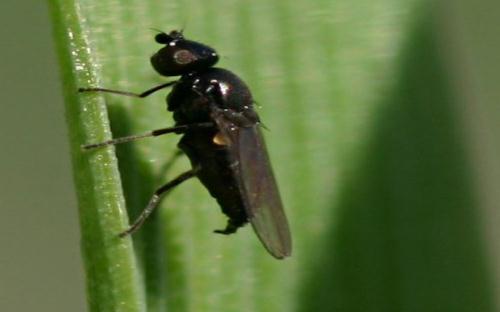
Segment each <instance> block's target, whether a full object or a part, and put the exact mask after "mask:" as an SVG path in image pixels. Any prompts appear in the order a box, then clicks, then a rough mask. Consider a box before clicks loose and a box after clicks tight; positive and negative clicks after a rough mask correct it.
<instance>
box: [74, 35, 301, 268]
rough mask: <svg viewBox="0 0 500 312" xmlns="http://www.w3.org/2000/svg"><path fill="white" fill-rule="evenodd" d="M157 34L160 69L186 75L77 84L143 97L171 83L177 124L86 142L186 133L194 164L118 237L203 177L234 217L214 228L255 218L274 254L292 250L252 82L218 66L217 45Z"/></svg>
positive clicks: (184, 143)
mask: <svg viewBox="0 0 500 312" xmlns="http://www.w3.org/2000/svg"><path fill="white" fill-rule="evenodd" d="M155 41H156V42H157V43H159V44H161V45H163V47H162V48H160V50H158V52H156V53H155V54H154V55H153V56H152V57H151V65H152V66H153V68H154V69H155V70H156V71H157V72H158V73H159V74H160V75H163V76H180V79H179V80H176V81H172V82H167V83H164V84H162V85H159V86H156V87H154V88H151V89H149V90H146V91H144V92H142V93H132V92H126V91H118V90H111V89H104V88H80V89H79V90H78V91H79V92H107V93H114V94H119V95H125V96H132V97H138V98H144V97H147V96H148V95H150V94H152V93H154V92H156V91H159V90H161V89H164V88H167V87H172V91H171V92H170V93H169V94H168V96H167V109H168V111H170V112H172V113H173V118H174V121H175V125H174V126H173V127H169V128H163V129H157V130H153V131H150V132H147V133H144V134H140V135H132V136H127V137H121V138H115V139H112V140H109V141H105V142H100V143H96V144H88V145H84V146H83V148H84V149H86V150H89V149H94V148H98V147H104V146H108V145H115V144H120V143H125V142H130V141H134V140H137V139H142V138H146V137H155V136H160V135H164V134H167V133H175V134H181V135H182V137H181V139H180V141H179V143H178V147H179V149H180V150H181V151H182V152H183V153H184V154H186V155H187V157H188V158H189V160H190V162H191V167H192V168H191V169H190V170H188V171H186V172H184V173H182V174H181V175H179V176H178V177H177V178H175V179H173V180H172V181H170V182H168V183H167V184H165V185H163V186H161V187H160V188H158V189H157V190H156V191H155V192H154V194H153V195H152V197H151V199H150V201H149V203H148V204H147V206H146V208H145V209H144V210H143V212H142V213H141V215H140V216H139V217H138V218H137V219H136V220H135V221H134V222H133V223H132V224H131V225H130V227H129V228H128V229H126V230H125V231H123V232H122V233H120V234H119V236H120V237H124V236H127V235H129V234H132V233H133V232H135V231H136V230H138V229H139V228H140V227H141V225H142V224H143V223H144V221H145V220H146V219H147V217H148V216H149V215H150V214H151V213H152V212H153V211H154V209H155V208H156V207H157V206H158V203H159V202H160V200H161V197H162V195H164V194H165V193H167V192H168V191H170V190H171V189H173V188H174V187H176V186H177V185H179V184H181V183H182V182H184V181H186V180H188V179H190V178H193V177H197V178H198V179H199V180H200V181H201V183H202V184H203V185H204V186H205V187H206V188H207V190H208V191H209V193H210V194H211V195H212V197H214V198H215V199H216V200H217V202H218V203H219V205H220V207H221V209H222V212H223V213H224V214H225V215H226V216H227V217H228V221H227V224H226V226H225V228H223V229H219V230H215V231H214V232H215V233H219V234H232V233H235V232H236V231H237V230H238V228H240V227H242V226H244V225H245V224H246V223H248V222H250V224H251V225H252V227H253V229H254V231H255V233H256V234H257V236H258V238H259V239H260V241H261V242H262V244H263V245H264V247H265V248H266V250H267V251H268V252H269V253H270V254H271V255H272V256H273V257H275V258H277V259H282V258H285V257H288V256H290V255H291V250H292V243H291V235H290V230H289V226H288V221H287V219H286V216H285V213H284V210H283V204H282V201H281V198H280V194H279V191H278V187H277V184H276V180H275V178H274V174H273V171H272V168H271V164H270V162H269V156H268V154H267V150H266V146H265V143H264V138H263V136H262V132H261V127H262V125H261V123H260V119H259V116H258V115H257V113H256V112H255V110H254V109H253V103H254V101H253V98H252V95H251V93H250V90H249V89H248V87H247V85H246V84H245V83H244V82H243V81H242V80H241V79H240V78H239V77H238V76H236V75H235V74H234V73H232V72H230V71H228V70H226V69H222V68H217V67H214V65H215V64H216V63H217V61H218V60H219V56H218V55H217V52H216V51H215V50H214V49H212V48H211V47H209V46H206V45H204V44H202V43H199V42H196V41H191V40H187V39H185V38H184V36H183V34H182V32H179V31H176V30H173V31H171V32H170V33H168V34H167V33H163V32H162V33H159V34H157V35H156V36H155Z"/></svg>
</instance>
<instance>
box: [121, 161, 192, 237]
mask: <svg viewBox="0 0 500 312" xmlns="http://www.w3.org/2000/svg"><path fill="white" fill-rule="evenodd" d="M196 172H197V170H196V169H191V170H189V171H186V172H184V173H183V174H181V175H179V176H178V177H177V178H175V179H173V180H172V181H170V182H168V183H167V184H165V185H163V186H162V187H160V188H159V189H157V190H156V191H155V192H154V194H153V196H152V197H151V199H150V200H149V203H148V205H147V206H146V208H145V209H144V210H143V211H142V213H141V215H140V216H139V217H138V218H137V219H136V220H135V221H134V223H133V224H132V225H131V226H130V227H129V228H128V229H126V230H125V231H123V232H121V233H120V234H119V235H118V236H120V237H125V236H127V235H129V234H132V233H134V232H135V231H137V230H138V229H139V228H140V227H141V225H142V224H143V223H144V221H146V219H147V218H148V217H149V215H150V214H151V213H152V212H153V211H154V210H155V208H156V207H158V204H159V203H160V200H161V196H162V195H163V194H165V193H166V192H168V191H170V190H171V189H173V188H174V187H176V186H177V185H179V184H181V183H182V182H184V181H186V180H188V179H190V178H192V177H194V176H196Z"/></svg>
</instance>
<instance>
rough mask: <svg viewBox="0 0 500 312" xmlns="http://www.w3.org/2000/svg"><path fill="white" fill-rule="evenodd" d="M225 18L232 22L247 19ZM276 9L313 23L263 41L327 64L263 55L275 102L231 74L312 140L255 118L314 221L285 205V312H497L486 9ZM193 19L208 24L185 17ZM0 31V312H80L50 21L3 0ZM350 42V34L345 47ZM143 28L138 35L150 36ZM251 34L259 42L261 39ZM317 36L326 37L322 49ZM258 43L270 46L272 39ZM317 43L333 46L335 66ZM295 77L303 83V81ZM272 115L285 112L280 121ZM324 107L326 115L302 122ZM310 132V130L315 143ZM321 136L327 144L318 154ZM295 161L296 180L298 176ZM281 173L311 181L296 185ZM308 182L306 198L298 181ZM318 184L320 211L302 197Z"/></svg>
mask: <svg viewBox="0 0 500 312" xmlns="http://www.w3.org/2000/svg"><path fill="white" fill-rule="evenodd" d="M228 3H231V4H232V5H240V6H241V10H242V11H244V10H245V8H246V7H248V8H251V7H252V4H251V3H250V2H244V1H242V2H232V1H231V2H228ZM275 3H276V4H277V10H278V11H277V12H278V13H279V12H280V11H279V10H280V8H285V7H280V5H282V6H292V5H297V6H298V7H297V8H295V9H293V10H291V12H292V13H291V14H292V16H293V14H296V16H299V15H300V16H301V17H302V18H301V19H300V21H301V22H307V23H309V24H303V25H301V24H299V23H298V22H296V21H294V20H293V19H291V18H290V16H287V15H286V14H284V15H280V14H278V13H277V14H276V16H277V18H278V20H277V21H276V23H277V24H278V25H282V27H283V28H280V29H278V30H277V31H276V30H275V31H276V32H278V33H281V35H282V36H283V37H287V38H290V37H288V36H293V35H294V34H295V35H298V38H301V39H303V40H304V41H303V42H307V41H308V40H310V38H308V33H304V32H303V31H302V28H303V29H308V30H310V29H313V30H316V31H318V33H315V34H314V36H317V38H319V40H320V42H315V43H314V44H317V46H318V47H320V48H322V49H320V50H312V49H304V50H305V54H303V53H304V51H302V49H301V46H300V42H294V43H293V44H292V45H286V43H287V42H291V41H290V40H289V41H286V40H285V41H283V42H284V43H285V45H283V46H282V48H284V49H291V52H290V53H287V54H286V55H287V56H286V58H287V59H285V60H284V64H287V66H288V67H287V68H285V69H283V68H281V67H279V66H278V67H277V69H276V68H275V67H273V65H275V64H269V62H270V61H273V60H274V59H272V57H276V55H275V53H276V51H272V53H271V58H269V59H266V60H263V63H264V64H266V63H267V64H268V65H270V66H269V67H265V68H264V77H265V79H264V80H262V81H266V82H268V83H271V85H272V90H269V89H267V90H266V86H267V84H264V83H262V82H261V81H259V79H257V78H256V77H259V75H261V73H258V72H257V71H254V70H253V69H252V68H249V67H248V66H246V67H245V65H244V64H243V65H241V67H240V68H238V69H239V71H238V72H240V71H241V72H242V73H243V74H244V75H245V77H249V79H250V81H249V83H250V84H251V85H252V86H255V90H256V92H257V93H258V94H259V95H260V97H259V98H266V97H272V96H274V95H273V93H278V94H279V95H278V96H282V97H283V98H288V99H291V98H295V100H296V102H294V103H295V105H300V106H294V107H293V108H294V109H297V110H299V111H302V112H304V115H303V116H305V117H304V120H302V119H301V118H302V115H299V114H298V113H297V112H290V113H292V115H291V117H290V118H291V119H292V120H293V119H294V118H295V120H296V122H297V124H300V125H302V126H303V127H305V128H307V129H310V130H311V129H312V131H313V132H308V134H307V135H306V136H305V137H304V136H303V132H301V131H299V130H297V132H296V135H297V136H298V137H297V140H298V141H299V142H303V141H304V140H307V139H310V141H306V142H307V145H306V146H291V143H292V142H291V140H290V137H292V136H288V141H283V142H279V141H280V139H279V137H278V138H277V137H276V135H275V136H274V138H273V133H278V135H279V134H281V133H282V132H283V130H282V129H287V130H290V131H293V130H294V126H295V124H280V118H279V116H276V115H275V116H270V115H271V114H272V112H274V113H275V114H276V110H275V111H272V109H273V108H269V110H268V111H267V113H266V111H265V110H266V107H264V108H263V109H264V113H263V114H265V115H267V116H268V118H267V119H268V120H270V119H272V120H273V123H271V124H270V126H272V129H273V130H272V132H271V133H270V134H268V136H270V137H271V138H270V140H269V141H270V142H273V140H274V143H275V144H274V145H273V146H275V147H274V148H273V149H272V150H273V151H274V154H275V155H277V157H278V158H280V159H283V158H286V157H291V156H292V155H293V156H295V157H296V158H297V159H291V158H290V162H289V163H286V164H283V163H278V164H277V166H276V167H277V168H276V170H277V172H278V176H280V175H281V177H282V181H283V182H282V187H283V189H284V194H285V196H287V195H288V197H287V198H288V201H289V202H290V201H291V199H290V198H293V196H298V195H294V193H296V192H297V191H300V190H301V186H300V185H299V186H297V185H292V182H291V181H292V180H293V179H294V178H298V179H300V178H304V179H305V181H306V182H307V183H306V184H307V185H305V186H304V188H303V189H302V190H304V192H307V193H306V194H305V195H304V196H303V197H302V200H303V201H305V202H307V200H308V201H310V202H311V203H314V204H315V205H314V207H307V206H300V207H298V206H299V205H298V204H297V203H298V202H292V203H291V205H290V206H291V209H294V210H293V211H291V212H290V217H291V223H292V226H293V227H294V229H295V234H296V235H298V236H299V237H297V241H298V246H299V249H298V250H297V254H296V256H295V257H296V258H295V259H294V260H293V261H296V262H292V265H293V266H294V268H293V269H291V271H293V272H299V274H298V275H300V278H298V277H294V278H295V281H296V283H297V284H296V285H295V284H294V287H293V294H287V297H286V298H288V299H287V300H289V298H292V297H293V298H296V302H294V303H287V306H290V307H293V309H294V310H297V311H349V312H350V311H384V312H385V311H481V312H482V311H497V310H498V295H499V294H500V290H499V289H498V285H499V284H498V282H499V281H500V262H499V261H500V248H498V244H497V237H499V236H500V233H499V232H500V231H499V230H498V228H499V225H500V219H499V213H498V209H497V208H498V203H499V202H500V192H498V188H499V187H500V167H499V161H498V159H499V157H500V143H499V140H498V135H499V134H500V129H499V128H500V122H499V121H500V108H499V106H498V101H499V99H500V88H498V81H499V79H498V77H499V75H498V72H499V71H500V60H499V59H500V46H499V35H498V34H499V29H500V21H499V19H498V14H497V12H498V10H499V5H498V4H497V3H496V2H495V1H479V2H477V1H475V2H473V1H449V2H447V1H441V2H434V3H433V5H430V4H429V3H428V2H424V1H411V2H409V1H408V2H398V1H393V2H392V3H393V7H391V6H389V5H388V4H390V3H391V1H385V5H382V6H380V7H379V9H383V10H381V11H376V12H371V11H370V10H372V9H373V10H376V9H377V6H370V5H365V4H364V3H365V1H361V2H355V3H354V2H353V3H351V2H346V1H338V2H328V3H327V2H323V1H318V2H314V4H313V5H311V6H308V5H305V2H303V1H302V2H297V4H293V3H287V2H284V1H276V2H275ZM366 3H368V2H366ZM311 7H313V8H314V10H311ZM304 8H307V9H308V10H304V11H303V12H301V9H304ZM326 8H328V9H326ZM387 8H393V9H391V10H385V9H387ZM329 10H332V11H329ZM193 12H195V13H193V15H194V16H198V17H199V16H202V15H203V12H202V13H200V11H199V10H198V9H196V8H193ZM286 12H288V13H290V12H289V11H287V10H283V13H286ZM332 12H333V13H332ZM301 13H302V14H303V15H301ZM183 14H184V16H189V15H190V14H189V12H186V11H184V13H183ZM304 16H305V17H304ZM365 16H370V17H372V18H373V19H372V20H365V19H364V17H365ZM0 17H1V18H0V20H1V25H2V27H1V29H0V32H1V34H2V36H1V37H0V38H1V40H2V43H1V47H2V49H1V50H0V54H1V57H0V62H1V65H0V70H1V74H0V79H1V80H0V88H1V94H2V100H1V103H2V104H1V105H0V108H1V111H0V112H1V113H0V118H1V121H0V127H1V129H0V139H1V140H0V142H2V147H1V148H0V151H1V152H0V166H1V170H0V173H1V176H0V233H1V235H0V247H1V250H0V310H1V311H85V296H84V284H83V283H84V282H83V273H82V265H81V263H80V261H81V260H80V255H79V234H78V220H77V207H76V203H75V200H74V195H73V194H74V191H73V188H72V178H71V172H70V160H69V149H68V144H67V142H66V140H67V138H66V130H65V129H66V127H65V122H64V111H63V103H62V97H61V94H62V91H61V87H60V82H59V80H58V72H59V69H58V63H57V61H56V55H55V51H54V45H53V38H52V34H51V29H50V27H51V26H50V20H49V15H48V10H47V8H46V5H45V3H44V2H42V1H35V0H31V1H22V2H21V1H12V0H4V1H2V3H1V4H0ZM282 21H288V22H289V24H286V23H285V24H284V26H283V24H282V23H281V22H282ZM387 21H390V22H393V23H394V24H391V23H387ZM219 23H221V24H223V23H222V22H220V21H219ZM169 24H171V23H169ZM242 24H244V25H248V23H247V24H245V23H244V21H242ZM346 25H347V27H350V30H351V31H350V32H340V31H339V29H341V30H345V29H346ZM142 26H144V27H142ZM147 26H149V25H141V26H140V27H142V28H140V29H137V30H136V31H137V32H146V33H147ZM160 26H161V25H160ZM190 27H191V29H193V30H192V31H193V32H194V33H196V30H197V26H196V22H194V21H190V20H189V19H187V29H188V30H189V29H190ZM233 27H237V26H236V25H233ZM258 27H260V28H259V31H266V27H273V24H272V23H271V24H269V25H266V24H262V25H259V26H258ZM366 27H372V28H370V29H366ZM136 28H137V27H136ZM143 28H144V29H143ZM323 29H334V30H337V31H336V32H333V33H320V32H321V30H323ZM291 30H295V31H296V32H295V33H293V32H290V31H291ZM202 32H203V31H200V32H199V33H202ZM115 33H119V31H118V30H117V31H116V32H115ZM147 34H149V33H147ZM198 38H199V37H198ZM266 38H268V39H269V40H270V43H271V44H273V45H274V44H278V45H279V44H281V42H280V41H279V40H280V38H271V37H266ZM291 38H294V37H291ZM141 40H143V39H140V40H139V41H141ZM144 40H149V38H145V39H144ZM210 40H212V41H211V42H215V41H216V38H210ZM219 40H220V39H219ZM274 40H276V41H277V42H275V41H274ZM321 40H324V42H325V43H326V44H322V42H323V41H321ZM330 40H332V41H333V42H335V44H336V46H335V47H334V48H332V49H331V50H329V49H330V46H329V45H328V44H327V43H328V42H329V41H330ZM392 45H394V46H392ZM138 49H139V48H138ZM224 50H225V51H228V53H226V54H229V55H230V57H229V60H228V59H226V60H224V62H226V64H227V63H231V62H236V63H237V62H238V61H237V59H238V58H239V57H240V55H241V56H242V58H245V59H246V60H248V59H249V58H250V59H251V58H252V55H249V54H246V53H247V52H245V51H241V54H240V52H239V51H238V49H237V47H235V46H234V45H233V46H231V45H230V44H229V46H226V47H225V49H224ZM264 54H265V53H264ZM134 57H137V58H138V56H137V55H135V56H134ZM125 60H127V59H126V58H125ZM106 61H107V62H112V61H113V60H108V59H106ZM122 61H123V60H122ZM132 61H133V62H137V60H136V59H133V60H132ZM317 61H318V62H319V64H317V63H316V62H317ZM141 62H142V60H141ZM144 63H145V64H146V62H144ZM294 65H297V68H301V69H304V68H305V69H307V68H309V70H306V71H305V72H300V71H299V70H298V69H297V68H295V67H294ZM308 65H311V67H307V66H308ZM235 66H236V67H238V64H236V65H235ZM232 68H233V67H232ZM268 68H269V69H268ZM315 69H321V70H317V71H315ZM127 70H128V69H127ZM140 70H149V69H148V68H146V66H145V69H140ZM267 70H269V72H266V71H267ZM279 70H283V71H282V72H280V71H279ZM285 74H292V75H294V76H293V77H292V78H290V77H285V78H283V75H285ZM388 75H389V77H388ZM325 77H326V78H327V79H328V80H325V79H324V78H325ZM252 79H253V80H252ZM280 79H284V80H283V81H285V83H284V84H281V82H280V81H281V80H280ZM330 79H331V80H330ZM125 85H127V83H125ZM133 86H134V88H141V86H143V84H142V83H138V82H134V83H133ZM259 90H260V91H259ZM319 96H321V97H319ZM330 99H335V100H334V101H331V102H329V100H330ZM297 103H299V104H297ZM266 105H271V104H265V103H264V106H266ZM273 105H277V106H278V109H280V110H285V109H289V108H288V107H287V105H286V103H275V104H273ZM327 105H331V106H334V109H332V110H328V109H326V110H322V109H319V110H318V111H317V112H316V111H315V108H316V107H319V106H325V107H326V106H327ZM157 107H160V106H159V105H158V106H157ZM323 111H329V112H330V113H331V115H328V116H327V117H328V118H331V119H326V118H325V116H324V115H322V114H321V112H323ZM153 114H156V113H154V112H153ZM115 118H116V117H115ZM290 118H289V119H288V120H290ZM281 122H283V120H282V121H281ZM314 122H319V124H314V125H312V126H311V124H312V123H314ZM330 124H333V125H332V126H331V125H330ZM322 129H330V130H332V132H331V133H328V135H326V136H325V135H324V134H323V135H322V134H321V131H322ZM311 134H314V135H313V136H312V137H309V135H311ZM169 143H171V141H170V142H169ZM285 143H286V144H285ZM273 151H272V152H273ZM298 153H304V154H309V156H303V155H299V154H298ZM284 155H285V156H286V157H285V156H284ZM311 155H312V156H311ZM325 155H326V156H325ZM329 157H334V158H329ZM302 158H303V159H305V160H307V163H306V164H304V163H303V162H299V161H298V160H300V159H302ZM330 165H331V166H330ZM294 166H297V168H299V167H300V168H301V169H302V170H303V169H304V168H309V169H311V171H310V172H309V173H305V174H304V176H301V174H302V173H300V172H299V173H295V172H293V171H292V169H293V168H294ZM325 172H326V173H325ZM313 173H316V174H318V175H319V180H316V181H315V180H309V179H311V177H312V174H313ZM283 178H285V179H283ZM319 183H321V185H322V188H321V189H320V191H319V194H321V195H322V196H319V197H318V196H317V194H315V193H314V190H315V189H314V186H316V185H318V184H319ZM129 187H130V186H129ZM334 187H335V189H333V188H334ZM330 189H331V191H329V190H330ZM325 194H326V195H327V196H328V197H324V196H325ZM301 203H302V202H301ZM181 209H182V208H181ZM307 209H310V211H311V212H314V211H320V209H321V214H318V215H309V216H307V219H305V220H304V219H298V218H295V219H294V218H293V217H294V216H295V217H298V216H300V217H302V216H303V215H305V214H304V211H305V210H307ZM325 211H326V212H325ZM309 225H311V226H310V227H308V226H309ZM210 226H212V225H211V224H210V225H207V227H208V228H210ZM245 234H247V235H248V233H245ZM320 234H321V235H320ZM315 239H318V243H317V245H313V244H312V243H313V241H314V240H315ZM235 240H236V238H235ZM301 247H302V248H301ZM312 247H314V248H312ZM297 259H298V260H297ZM205 283H206V281H205ZM233 291H234V290H233ZM271 297H272V296H271V295H270V298H271ZM278 301H279V300H278Z"/></svg>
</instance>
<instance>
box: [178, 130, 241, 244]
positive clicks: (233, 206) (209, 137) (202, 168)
mask: <svg viewBox="0 0 500 312" xmlns="http://www.w3.org/2000/svg"><path fill="white" fill-rule="evenodd" d="M213 137H214V134H212V133H210V132H203V133H202V132H198V133H191V134H186V135H185V136H184V137H183V138H182V139H181V141H180V142H179V148H180V149H182V150H183V151H184V152H185V153H186V155H187V156H188V157H189V159H190V161H191V164H192V166H193V168H198V172H197V174H196V175H197V177H198V178H199V180H200V181H201V183H202V184H203V185H204V186H205V187H206V188H207V190H208V191H209V193H210V195H211V196H212V197H214V198H215V199H216V200H217V202H218V203H219V205H220V207H221V209H222V212H223V213H224V214H225V215H226V216H228V217H229V223H228V228H229V227H230V228H231V229H232V230H231V231H230V232H228V233H225V234H229V233H233V232H235V231H236V229H237V228H238V227H241V226H242V225H244V224H245V223H246V222H247V221H248V217H247V214H246V212H245V208H244V202H243V197H242V192H241V187H240V185H239V184H238V181H237V180H236V177H235V176H234V172H233V171H232V168H233V166H231V165H232V160H231V158H230V154H229V153H228V151H227V149H226V148H225V147H223V146H217V145H214V144H213Z"/></svg>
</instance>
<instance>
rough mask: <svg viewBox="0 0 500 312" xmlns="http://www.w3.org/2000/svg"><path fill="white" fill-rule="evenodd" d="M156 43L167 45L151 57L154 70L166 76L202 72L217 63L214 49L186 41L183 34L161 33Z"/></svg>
mask: <svg viewBox="0 0 500 312" xmlns="http://www.w3.org/2000/svg"><path fill="white" fill-rule="evenodd" d="M155 41H156V42H157V43H159V44H163V45H165V46H164V47H162V48H161V49H160V50H158V52H156V53H155V54H154V55H153V56H152V57H151V64H152V65H153V68H154V69H155V70H156V71H157V72H158V73H159V74H161V75H164V76H179V75H184V74H187V73H190V72H195V71H202V70H204V69H207V68H210V67H212V66H214V65H215V63H217V61H218V60H219V56H218V55H217V52H215V50H214V49H212V48H211V47H209V46H206V45H204V44H201V43H199V42H196V41H191V40H186V39H185V38H184V36H183V34H182V32H180V31H177V30H173V31H171V32H170V33H168V34H167V33H159V34H157V35H156V36H155Z"/></svg>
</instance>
